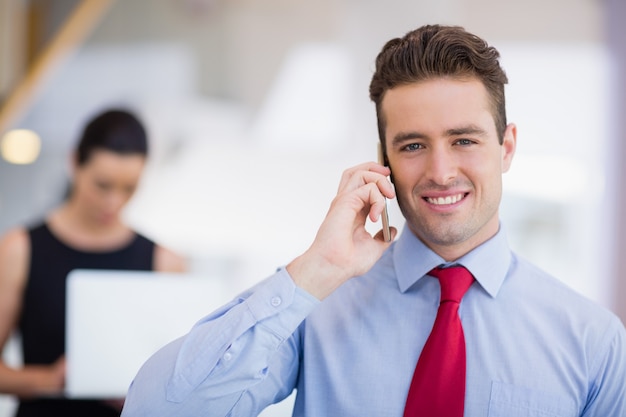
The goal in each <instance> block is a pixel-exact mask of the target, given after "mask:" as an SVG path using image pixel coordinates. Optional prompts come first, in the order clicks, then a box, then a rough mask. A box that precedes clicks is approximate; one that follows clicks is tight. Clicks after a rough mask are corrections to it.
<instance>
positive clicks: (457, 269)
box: [428, 265, 474, 303]
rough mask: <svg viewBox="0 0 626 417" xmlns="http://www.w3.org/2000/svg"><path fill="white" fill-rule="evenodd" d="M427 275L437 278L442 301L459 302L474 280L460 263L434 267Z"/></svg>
mask: <svg viewBox="0 0 626 417" xmlns="http://www.w3.org/2000/svg"><path fill="white" fill-rule="evenodd" d="M428 275H431V276H433V277H435V278H437V279H439V284H440V285H441V302H442V303H443V302H444V301H453V302H455V303H460V302H461V299H462V298H463V296H464V295H465V293H466V292H467V290H468V289H469V287H471V286H472V283H473V282H474V277H473V276H472V274H471V273H470V272H469V271H468V270H467V269H466V268H465V267H464V266H460V265H457V266H451V267H449V268H434V269H433V270H431V271H430V272H429V273H428Z"/></svg>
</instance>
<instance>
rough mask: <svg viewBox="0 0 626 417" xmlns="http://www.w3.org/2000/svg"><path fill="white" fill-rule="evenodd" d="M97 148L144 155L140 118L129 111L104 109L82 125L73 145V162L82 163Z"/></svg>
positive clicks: (142, 128)
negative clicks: (78, 136)
mask: <svg viewBox="0 0 626 417" xmlns="http://www.w3.org/2000/svg"><path fill="white" fill-rule="evenodd" d="M96 150H107V151H112V152H115V153H118V154H140V155H144V156H147V155H148V138H147V135H146V131H145V129H144V127H143V125H142V123H141V122H140V121H139V119H138V118H137V117H136V116H135V115H134V114H133V113H131V112H130V111H127V110H123V109H110V110H106V111H104V112H103V113H100V114H98V115H97V116H95V117H94V118H93V119H91V121H89V123H88V124H87V125H86V126H85V129H84V130H83V133H82V135H81V137H80V140H79V142H78V147H77V149H76V163H77V164H78V165H84V164H85V163H87V162H88V161H89V158H90V157H91V155H92V154H93V152H94V151H96Z"/></svg>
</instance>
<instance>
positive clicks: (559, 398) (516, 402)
mask: <svg viewBox="0 0 626 417" xmlns="http://www.w3.org/2000/svg"><path fill="white" fill-rule="evenodd" d="M577 416H578V409H577V407H576V404H575V403H574V401H573V400H572V399H571V398H568V397H564V396H563V395H562V394H555V393H552V392H545V391H539V390H534V389H529V388H525V387H518V386H515V385H510V384H505V383H502V382H497V381H494V382H492V384H491V398H490V400H489V417H577Z"/></svg>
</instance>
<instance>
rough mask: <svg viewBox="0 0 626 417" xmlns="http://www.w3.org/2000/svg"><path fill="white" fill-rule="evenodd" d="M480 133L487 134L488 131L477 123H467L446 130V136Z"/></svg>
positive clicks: (481, 134) (480, 134)
mask: <svg viewBox="0 0 626 417" xmlns="http://www.w3.org/2000/svg"><path fill="white" fill-rule="evenodd" d="M463 135H478V136H485V135H487V132H486V131H485V130H484V129H481V128H480V127H478V126H476V125H467V126H461V127H456V128H452V129H448V130H446V136H463Z"/></svg>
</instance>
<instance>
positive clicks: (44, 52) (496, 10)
mask: <svg viewBox="0 0 626 417" xmlns="http://www.w3.org/2000/svg"><path fill="white" fill-rule="evenodd" d="M602 8H603V2H602V1H598V0H551V1H549V2H546V1H543V0H523V1H522V0H520V1H507V2H502V1H499V0H439V1H430V0H388V1H385V2H382V1H376V0H316V1H307V0H262V1H261V0H123V1H115V0H82V1H81V0H54V1H50V0H27V1H25V0H0V100H1V101H0V104H2V107H1V108H0V133H2V132H4V131H5V130H6V129H8V128H9V127H11V126H12V125H13V124H14V123H15V122H16V121H17V120H19V119H20V118H21V117H23V116H24V114H25V113H26V112H28V110H29V108H30V106H31V105H32V103H33V101H34V100H35V97H36V96H37V92H38V91H40V90H41V89H43V88H45V84H46V82H50V80H51V79H52V78H53V77H52V75H53V74H54V71H55V70H57V69H58V68H59V67H60V66H62V65H63V62H65V61H64V59H66V58H67V57H68V56H71V54H73V53H76V52H77V51H78V50H80V49H81V48H85V47H88V46H90V45H91V46H94V45H111V44H113V45H115V44H118V45H119V44H128V43H139V42H179V43H184V44H185V45H187V46H188V47H189V48H190V49H191V50H192V51H193V53H194V54H195V57H196V58H195V59H196V62H197V66H198V68H197V74H198V77H197V80H196V85H195V88H196V89H197V91H198V92H199V93H201V94H204V95H207V96H211V97H219V98H225V99H229V100H234V101H237V102H239V103H242V104H243V105H244V106H246V107H248V108H250V109H252V110H255V109H257V108H258V107H259V106H260V104H261V102H262V101H263V99H264V97H265V95H266V93H267V91H268V89H269V87H270V85H271V82H272V80H273V78H274V77H275V74H276V73H277V72H278V70H279V67H280V64H281V62H282V60H283V58H284V57H285V55H286V54H287V52H288V51H289V50H290V48H291V47H292V46H293V45H294V44H296V43H298V42H307V41H328V40H342V41H344V42H347V43H348V45H349V46H350V45H357V44H361V45H362V44H364V43H365V44H366V45H367V44H371V52H370V51H368V52H367V59H368V60H369V62H371V60H372V58H373V56H374V53H375V51H377V50H378V49H379V48H380V46H381V44H382V42H383V40H384V39H387V38H389V37H391V36H397V35H400V34H402V33H404V32H406V31H407V30H409V29H412V28H413V27H415V26H417V25H419V24H423V23H430V22H435V21H437V22H441V23H449V24H460V25H463V26H465V27H467V28H468V29H470V30H472V31H474V32H476V33H478V34H479V35H481V36H485V37H486V38H487V39H497V40H519V41H567V42H573V41H574V42H575V41H588V42H598V41H602V39H603V37H604V33H603V14H602V13H603V10H602ZM531 22H532V24H530V23H531ZM364 59H365V58H364ZM369 62H368V66H369Z"/></svg>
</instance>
